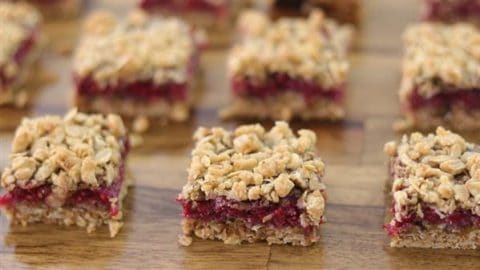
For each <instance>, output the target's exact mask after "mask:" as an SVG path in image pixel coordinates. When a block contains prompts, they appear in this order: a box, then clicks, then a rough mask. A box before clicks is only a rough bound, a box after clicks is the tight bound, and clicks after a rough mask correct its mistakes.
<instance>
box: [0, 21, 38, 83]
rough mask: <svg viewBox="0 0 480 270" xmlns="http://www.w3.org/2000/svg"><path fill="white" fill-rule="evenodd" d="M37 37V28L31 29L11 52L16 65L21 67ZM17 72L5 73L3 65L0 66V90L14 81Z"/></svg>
mask: <svg viewBox="0 0 480 270" xmlns="http://www.w3.org/2000/svg"><path fill="white" fill-rule="evenodd" d="M37 39H38V30H32V31H31V32H30V34H29V35H28V36H27V37H26V38H25V40H24V41H22V42H21V44H20V46H19V47H18V49H17V50H16V51H15V53H14V54H13V61H14V62H15V64H17V66H19V67H21V66H22V65H23V64H24V63H25V61H26V59H27V58H28V56H29V54H30V53H31V51H32V50H33V48H34V47H35V44H36V43H37ZM17 74H18V73H17ZM17 74H14V75H13V76H9V74H7V73H6V71H5V67H4V66H0V91H1V90H2V89H4V88H6V87H7V86H9V85H10V84H12V83H14V82H15V79H16V78H17V76H18V75H17Z"/></svg>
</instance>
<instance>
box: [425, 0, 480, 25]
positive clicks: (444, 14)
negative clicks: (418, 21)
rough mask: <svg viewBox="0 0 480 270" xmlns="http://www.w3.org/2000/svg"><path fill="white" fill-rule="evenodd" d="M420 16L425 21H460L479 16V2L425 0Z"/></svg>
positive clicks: (466, 0)
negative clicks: (424, 7)
mask: <svg viewBox="0 0 480 270" xmlns="http://www.w3.org/2000/svg"><path fill="white" fill-rule="evenodd" d="M425 6H426V9H425V10H424V13H423V14H422V17H423V19H425V20H449V21H450V20H461V19H465V18H469V17H470V18H475V17H478V16H480V1H479V0H457V1H444V0H427V1H426V4H425Z"/></svg>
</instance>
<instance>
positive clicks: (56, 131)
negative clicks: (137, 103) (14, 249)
mask: <svg viewBox="0 0 480 270" xmlns="http://www.w3.org/2000/svg"><path fill="white" fill-rule="evenodd" d="M128 149H129V145H128V139H127V135H126V131H125V127H124V125H123V122H122V120H121V118H120V117H119V116H117V115H108V116H102V115H87V114H83V113H78V112H77V111H76V110H72V111H71V112H69V113H68V114H67V115H66V116H65V117H59V116H44V117H39V118H33V119H29V118H26V119H24V120H23V121H22V123H21V125H20V126H19V127H18V129H17V130H16V132H15V136H14V138H13V143H12V154H11V162H10V165H9V166H8V167H7V168H5V170H4V171H3V174H2V177H1V181H0V183H1V186H2V187H3V188H4V189H5V190H4V194H3V195H1V196H0V209H1V210H2V212H3V213H4V214H5V215H6V216H7V218H8V219H9V220H10V222H11V223H12V224H21V225H24V226H25V225H27V224H30V223H47V224H58V225H65V226H69V225H77V226H79V227H85V228H86V230H87V231H88V232H92V231H94V230H95V229H96V228H97V227H99V226H101V225H104V224H107V225H108V226H109V229H110V235H111V236H112V237H113V236H115V235H116V234H117V232H118V231H119V229H120V228H121V226H122V224H123V223H122V216H123V207H122V200H123V198H124V196H125V195H126V193H127V187H128V184H129V182H128V181H127V180H126V179H125V162H126V158H127V153H128Z"/></svg>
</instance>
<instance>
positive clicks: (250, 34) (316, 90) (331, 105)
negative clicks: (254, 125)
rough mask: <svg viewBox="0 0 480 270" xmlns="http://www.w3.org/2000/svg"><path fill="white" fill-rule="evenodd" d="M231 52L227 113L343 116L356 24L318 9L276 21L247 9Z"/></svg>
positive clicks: (281, 117) (282, 116) (233, 115)
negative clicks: (230, 98) (336, 19)
mask: <svg viewBox="0 0 480 270" xmlns="http://www.w3.org/2000/svg"><path fill="white" fill-rule="evenodd" d="M238 28H239V35H240V41H239V43H238V44H237V45H235V46H234V47H233V49H232V50H231V52H230V54H229V56H228V74H229V78H230V80H231V88H232V91H233V96H234V97H233V102H232V103H231V105H230V107H229V108H227V109H226V110H224V111H223V112H222V117H225V118H253V117H254V118H272V119H278V120H290V119H291V118H301V119H331V120H336V119H340V118H343V116H344V110H343V106H342V100H343V95H344V91H345V86H346V80H347V73H348V70H349V63H348V60H347V57H346V54H347V52H348V49H349V45H350V43H351V38H352V29H351V28H350V27H348V26H338V25H337V24H336V23H335V22H334V21H332V20H329V19H326V18H325V17H324V15H323V13H322V12H320V11H316V12H313V13H311V14H310V17H309V18H305V19H303V18H282V19H280V20H278V21H271V20H270V19H269V18H268V17H267V16H266V15H265V14H263V13H260V12H256V11H247V12H245V13H243V14H242V15H241V18H240V20H239V23H238Z"/></svg>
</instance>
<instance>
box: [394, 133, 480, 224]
mask: <svg viewBox="0 0 480 270" xmlns="http://www.w3.org/2000/svg"><path fill="white" fill-rule="evenodd" d="M385 152H386V153H387V154H388V155H389V156H390V157H391V158H392V167H393V168H392V173H393V178H394V179H393V186H392V193H393V200H394V207H395V219H396V220H398V221H401V220H402V218H403V217H404V216H406V215H407V214H408V213H410V212H411V211H416V213H417V215H419V216H420V217H422V216H423V213H422V204H427V205H428V206H430V207H432V208H434V209H436V210H437V212H438V213H439V214H451V213H452V212H453V211H454V210H456V209H459V208H461V209H468V210H471V211H472V212H473V213H475V214H477V215H480V148H479V147H478V146H475V145H473V144H471V143H468V142H466V141H465V140H464V139H463V138H462V137H461V136H459V135H457V134H455V133H452V132H450V131H447V130H445V129H444V128H442V127H439V128H437V130H436V133H435V134H429V135H426V136H424V135H422V134H420V133H412V134H411V135H410V136H404V137H403V138H402V140H401V142H400V143H399V144H397V143H396V142H389V143H387V144H386V145H385Z"/></svg>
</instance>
